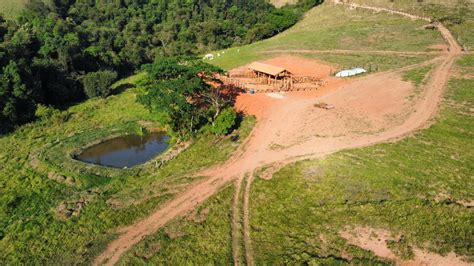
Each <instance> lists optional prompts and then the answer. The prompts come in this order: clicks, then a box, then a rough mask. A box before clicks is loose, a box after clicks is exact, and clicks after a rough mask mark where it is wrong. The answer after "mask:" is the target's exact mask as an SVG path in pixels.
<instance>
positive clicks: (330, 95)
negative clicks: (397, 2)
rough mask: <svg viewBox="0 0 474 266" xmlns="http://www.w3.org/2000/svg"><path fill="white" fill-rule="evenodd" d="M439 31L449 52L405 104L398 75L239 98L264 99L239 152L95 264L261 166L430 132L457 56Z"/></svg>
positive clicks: (406, 89)
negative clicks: (313, 91)
mask: <svg viewBox="0 0 474 266" xmlns="http://www.w3.org/2000/svg"><path fill="white" fill-rule="evenodd" d="M439 30H440V32H441V33H442V34H443V36H444V37H445V39H446V40H447V42H448V43H449V45H450V49H449V52H446V53H444V54H442V56H441V57H439V59H438V60H437V61H436V62H437V64H436V67H435V68H434V70H433V71H432V73H431V78H430V80H429V81H428V82H427V84H426V85H425V86H424V90H423V92H422V93H421V95H418V96H417V97H411V98H412V99H414V100H412V101H410V100H409V97H408V96H410V95H412V94H413V88H412V86H411V85H410V84H409V83H408V82H405V81H403V80H402V79H401V77H400V73H399V72H401V70H398V71H391V72H385V73H379V74H374V75H368V76H366V77H363V78H359V79H353V80H351V81H350V82H348V83H346V84H343V85H342V86H340V87H339V86H336V87H339V88H338V89H337V90H333V89H329V90H328V91H326V94H325V95H323V96H321V95H319V96H321V97H317V96H316V95H303V93H288V94H284V95H283V96H284V98H283V99H273V98H271V99H270V98H269V99H270V100H268V99H266V98H264V97H267V98H268V96H266V95H263V94H261V95H257V96H244V97H255V98H257V99H259V98H262V99H266V101H267V103H266V104H267V105H266V107H265V111H264V112H261V113H260V114H257V115H258V123H257V125H256V126H255V128H254V130H253V131H252V134H251V136H250V137H249V138H248V139H247V141H246V142H245V143H244V144H243V145H242V146H241V148H240V149H239V150H238V151H237V152H236V153H235V154H234V155H233V156H232V158H231V159H230V160H228V161H227V162H226V163H224V164H222V165H218V166H216V167H213V168H210V169H207V170H204V171H202V172H201V173H198V175H201V176H207V177H208V178H207V179H206V180H204V181H203V182H201V183H199V184H197V185H195V186H193V187H190V188H189V189H188V190H186V191H185V192H183V193H182V194H180V195H178V196H176V197H175V198H174V199H172V200H170V201H169V202H167V203H165V204H164V205H162V206H160V207H159V209H157V210H156V211H155V212H154V213H153V214H151V215H150V216H149V217H147V218H145V219H143V220H141V221H138V222H137V223H135V224H132V225H130V226H128V227H124V228H122V229H121V230H120V231H119V233H120V235H119V236H118V238H117V239H115V240H114V241H112V242H111V243H110V244H109V246H108V247H107V249H106V250H105V251H104V252H103V253H102V254H101V255H100V256H99V257H98V258H97V259H96V261H95V264H96V265H98V264H108V265H113V264H115V263H116V262H118V260H119V259H120V257H121V255H122V254H124V253H125V252H126V251H127V250H129V249H130V248H131V247H132V246H134V245H135V244H137V243H138V242H140V241H141V240H142V239H143V238H144V237H146V236H148V235H150V234H153V233H155V232H156V231H157V230H158V229H159V228H160V227H162V226H164V225H165V224H166V223H168V222H169V221H171V220H173V219H174V218H176V217H177V216H179V215H183V214H185V213H186V212H189V211H192V210H193V209H194V208H195V207H196V206H197V205H199V204H201V203H202V202H204V201H205V200H206V199H208V198H209V197H210V196H211V195H213V194H214V193H216V192H217V191H218V190H219V189H220V188H221V187H222V186H223V185H224V184H226V183H228V182H231V181H233V180H235V179H236V178H238V177H241V176H243V175H245V174H246V173H249V172H253V171H254V170H255V169H257V168H259V167H261V166H264V165H267V164H271V163H275V162H290V161H296V160H300V159H302V158H316V157H321V156H324V155H327V154H330V153H334V152H337V151H340V150H343V149H351V148H359V147H365V146H368V145H373V144H376V143H381V142H387V141H393V140H396V139H399V138H402V137H404V136H406V135H408V134H410V133H412V132H413V131H415V130H418V129H420V128H423V127H426V126H428V125H430V123H431V119H432V118H433V116H434V115H435V114H436V113H437V110H438V104H439V102H440V100H441V99H442V95H443V91H444V87H445V85H446V83H447V81H448V78H449V73H450V71H451V68H452V66H453V63H454V60H455V58H456V57H457V56H458V55H459V54H460V53H461V48H460V47H459V45H458V44H457V43H456V41H455V39H454V38H453V36H452V35H451V34H450V33H449V31H448V30H447V29H446V28H444V27H443V26H442V25H441V26H440V27H439ZM404 69H406V68H404ZM275 101H278V104H275ZM321 101H323V102H326V103H328V104H332V105H334V106H336V109H334V110H322V109H317V108H315V107H314V104H315V103H318V102H321ZM248 102H250V101H248ZM260 103H262V102H260ZM240 107H241V108H244V109H245V106H243V105H242V106H240ZM248 109H250V108H248Z"/></svg>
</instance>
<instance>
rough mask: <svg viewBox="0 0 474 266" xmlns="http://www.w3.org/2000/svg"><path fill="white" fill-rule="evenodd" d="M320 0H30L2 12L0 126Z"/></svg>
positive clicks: (260, 34)
mask: <svg viewBox="0 0 474 266" xmlns="http://www.w3.org/2000/svg"><path fill="white" fill-rule="evenodd" d="M320 2H322V1H321V0H300V1H299V2H298V4H296V5H293V6H286V7H283V8H279V9H277V8H275V7H274V6H272V5H271V4H269V3H268V2H267V1H266V0H226V1H221V0H186V1H184V0H100V1H96V0H50V1H48V2H43V1H40V0H31V1H30V2H29V3H28V5H27V7H26V9H25V10H24V11H23V12H22V13H21V15H20V16H19V17H18V18H17V19H16V20H15V21H6V20H5V19H3V18H1V17H0V133H4V132H8V131H9V130H12V129H14V128H15V127H16V126H17V125H21V124H23V123H26V122H29V121H32V120H34V119H35V117H36V115H35V112H36V110H37V107H38V105H40V104H41V106H52V107H54V108H61V107H64V106H66V105H67V104H70V103H73V102H78V101H81V100H83V99H85V98H87V97H96V96H102V97H103V96H107V91H105V92H104V91H97V89H95V88H87V85H88V84H89V85H91V84H92V85H91V86H94V84H101V87H104V88H105V89H104V90H107V87H108V86H109V85H110V83H112V82H113V81H114V79H115V78H117V77H121V76H124V75H127V74H130V73H132V72H133V71H136V70H138V69H139V68H140V66H141V65H142V64H145V63H150V62H153V61H154V60H156V59H157V58H160V57H167V56H174V55H196V54H200V53H203V52H206V51H211V50H216V49H221V48H226V47H229V46H232V45H240V44H246V43H251V42H254V41H257V40H260V39H263V38H268V37H270V36H273V35H275V34H277V33H278V32H281V31H282V30H285V29H286V28H288V27H290V26H292V25H293V24H295V23H296V22H297V21H298V19H299V18H300V17H301V16H302V14H303V13H304V11H306V10H307V9H309V8H311V7H313V6H315V5H317V4H319V3H320Z"/></svg>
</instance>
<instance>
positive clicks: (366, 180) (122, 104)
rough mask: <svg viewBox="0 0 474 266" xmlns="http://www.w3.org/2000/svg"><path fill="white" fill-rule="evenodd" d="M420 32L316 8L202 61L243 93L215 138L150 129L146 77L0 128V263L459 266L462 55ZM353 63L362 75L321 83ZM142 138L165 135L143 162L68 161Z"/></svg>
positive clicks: (468, 210)
mask: <svg viewBox="0 0 474 266" xmlns="http://www.w3.org/2000/svg"><path fill="white" fill-rule="evenodd" d="M425 1H426V2H431V1H435V0H425ZM274 2H275V4H276V5H278V6H283V5H284V4H285V3H286V2H288V1H274ZM290 2H291V1H290ZM354 2H357V3H360V4H366V5H371V4H373V5H374V6H377V7H390V8H399V9H400V10H402V11H406V12H409V11H413V10H415V8H406V6H408V4H406V5H405V4H403V5H402V4H399V5H396V4H395V5H391V6H385V5H384V4H383V3H382V1H377V0H374V1H369V0H367V1H365V0H364V1H362V0H360V1H354ZM416 10H417V11H416V12H415V11H414V14H417V15H419V14H425V13H422V12H423V11H422V9H416ZM420 10H421V11H420ZM449 10H451V9H449ZM419 12H421V13H419ZM428 15H431V13H429V14H428ZM427 24H428V23H427V22H426V21H423V20H412V19H410V18H406V17H403V16H401V15H396V14H389V13H387V12H373V11H371V10H364V9H360V8H357V9H354V8H351V7H349V6H344V5H334V4H333V3H332V2H331V1H327V2H325V3H324V4H322V5H320V6H317V7H314V8H313V9H311V10H310V11H308V12H307V13H306V15H305V16H304V18H302V20H301V21H299V22H298V23H297V24H296V25H295V26H293V27H292V28H290V29H288V30H286V31H284V32H282V33H280V34H278V35H276V36H274V37H272V38H269V39H266V40H263V41H259V42H256V43H252V44H248V45H244V46H236V47H232V48H229V49H224V50H218V51H214V52H212V54H213V57H212V60H210V57H209V58H207V59H205V60H203V61H204V62H206V63H210V64H213V65H215V66H219V67H222V68H223V69H224V70H226V72H225V73H224V72H219V74H217V77H219V79H220V80H221V81H223V85H224V86H225V85H227V86H235V87H238V88H240V89H243V90H244V91H243V92H241V93H239V94H238V95H236V97H235V99H232V104H233V105H234V106H233V107H234V109H235V110H236V111H237V113H238V114H237V121H238V122H237V124H236V126H235V127H234V128H232V130H231V131H229V132H230V133H229V134H225V135H219V136H218V135H215V134H211V133H210V132H209V131H207V128H204V129H202V130H198V131H197V133H196V135H195V136H193V137H192V138H190V139H188V140H186V141H182V140H181V139H180V137H179V135H178V134H177V133H175V132H173V131H172V130H170V125H163V124H162V123H161V121H162V120H160V117H159V116H157V115H156V113H153V112H150V111H149V110H148V109H147V106H146V105H142V104H140V99H141V97H143V95H144V94H143V93H144V91H146V90H147V86H150V85H149V84H147V82H149V81H150V76H152V75H156V72H159V71H156V69H158V70H160V71H161V70H162V69H164V68H156V69H152V67H150V68H143V69H142V72H138V73H137V74H135V75H132V76H130V77H128V78H125V79H122V80H120V81H118V82H116V83H115V84H114V85H113V86H112V92H113V93H111V96H108V97H106V98H93V99H89V100H87V101H85V102H83V103H78V104H74V105H72V106H70V107H67V108H65V109H64V110H61V111H60V113H59V114H58V115H57V116H52V117H50V118H47V119H46V120H39V121H36V122H32V123H28V124H26V125H23V126H21V127H19V128H18V129H16V130H15V131H14V132H12V133H9V134H6V135H4V136H1V137H0V147H1V149H0V163H1V164H0V176H1V177H7V176H8V177H10V178H8V179H4V178H2V179H0V190H2V193H0V194H1V195H0V199H1V202H4V203H5V204H3V205H0V207H1V209H0V215H1V216H0V217H1V219H0V250H2V252H0V262H2V261H4V262H6V264H30V263H32V264H93V265H104V264H105V265H114V264H117V265H130V264H132V265H154V264H173V265H174V264H177V265H181V264H199V265H201V264H235V265H241V264H242V265H243V264H248V265H261V264H264V265H266V264H310V265H346V264H347V265H353V264H362V265H386V264H387V265H388V264H402V265H406V264H408V265H472V264H473V263H474V250H473V243H474V238H473V236H474V226H473V224H474V213H473V208H472V207H473V201H474V186H473V185H472V184H473V171H474V169H473V167H472V166H473V165H474V155H473V153H472V150H473V149H474V143H473V141H472V139H474V136H473V133H472V132H474V120H473V110H474V93H473V92H472V88H473V87H474V76H473V75H472V70H474V56H473V55H472V53H469V52H465V51H463V50H462V49H463V47H461V45H459V38H461V39H464V40H469V38H470V36H468V37H464V35H463V34H465V31H457V30H454V29H455V28H456V27H457V26H452V25H448V27H447V28H445V27H444V26H443V25H439V26H438V27H437V28H435V29H428V30H427V29H425V28H424V26H426V25H427ZM458 26H459V25H458ZM461 26H463V25H461ZM463 27H464V26H463ZM448 29H449V30H448ZM450 30H452V31H453V32H454V36H453V35H452V34H451V32H450ZM168 63H169V62H168ZM163 65H165V66H166V67H169V66H170V64H168V65H167V64H166V62H165V64H163ZM178 65H179V64H178ZM183 65H184V66H188V65H186V64H181V65H180V66H183ZM155 67H156V66H155ZM355 67H362V68H364V69H367V70H369V71H368V72H367V73H363V74H361V75H358V76H354V77H347V78H338V77H335V74H336V73H337V72H339V71H340V70H345V69H352V68H355ZM170 69H172V68H171V67H170ZM210 69H212V68H210ZM154 71H155V72H154ZM197 73H198V74H197V75H199V77H201V76H204V74H203V73H205V72H204V71H203V72H197ZM194 74H195V76H196V73H194ZM213 82H216V81H215V80H214V81H213ZM190 83H191V82H190ZM152 86H160V83H152ZM163 88H165V87H163ZM211 96H212V95H211ZM194 100H195V99H189V98H188V99H185V101H186V102H188V103H189V102H192V101H194ZM149 132H168V133H167V134H169V135H167V137H169V138H170V139H169V142H167V145H169V148H168V149H166V150H165V153H164V154H163V155H160V156H158V157H154V159H152V160H151V161H149V162H147V163H144V164H141V165H138V166H135V167H130V168H123V167H120V168H110V167H104V166H100V165H97V164H88V163H85V162H81V161H78V160H76V159H77V158H76V157H75V154H76V153H79V151H81V152H82V151H83V150H82V149H87V148H90V147H94V145H96V144H98V143H103V141H104V140H110V139H114V138H115V137H118V136H129V135H139V136H143V135H146V134H148V133H149ZM129 144H130V143H126V145H129ZM78 147H82V148H81V150H79V149H78ZM99 164H100V163H99ZM13 195H14V196H13Z"/></svg>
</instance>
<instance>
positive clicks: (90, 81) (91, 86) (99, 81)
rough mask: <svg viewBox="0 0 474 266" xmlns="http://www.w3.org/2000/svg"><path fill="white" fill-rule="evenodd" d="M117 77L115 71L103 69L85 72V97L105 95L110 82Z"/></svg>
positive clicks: (108, 92)
mask: <svg viewBox="0 0 474 266" xmlns="http://www.w3.org/2000/svg"><path fill="white" fill-rule="evenodd" d="M116 79H117V72H115V71H110V70H105V71H97V72H91V73H87V74H86V75H85V76H84V79H83V83H84V92H85V93H86V95H87V97H89V98H94V97H107V96H108V95H109V94H110V91H111V87H110V86H111V85H112V83H113V82H114V81H115V80H116Z"/></svg>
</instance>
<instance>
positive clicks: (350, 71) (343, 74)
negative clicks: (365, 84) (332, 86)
mask: <svg viewBox="0 0 474 266" xmlns="http://www.w3.org/2000/svg"><path fill="white" fill-rule="evenodd" d="M365 72H367V70H365V69H363V68H360V67H356V68H353V69H346V70H342V71H341V72H339V73H337V74H336V77H339V78H344V77H351V76H355V75H359V74H362V73H365Z"/></svg>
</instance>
